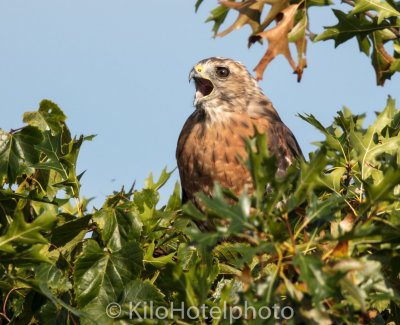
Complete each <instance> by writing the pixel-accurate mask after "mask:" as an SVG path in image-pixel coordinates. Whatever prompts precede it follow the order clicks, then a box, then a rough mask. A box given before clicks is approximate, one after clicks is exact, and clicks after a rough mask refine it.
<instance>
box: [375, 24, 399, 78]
mask: <svg viewBox="0 0 400 325" xmlns="http://www.w3.org/2000/svg"><path fill="white" fill-rule="evenodd" d="M371 40H372V44H373V51H372V55H371V58H372V65H373V66H374V69H375V74H376V83H377V85H378V86H383V85H384V83H385V81H386V80H387V79H390V78H391V76H392V75H393V73H394V71H391V69H390V66H391V64H392V63H393V62H394V60H395V59H394V57H393V56H391V55H390V54H389V53H388V52H387V51H386V50H385V47H384V42H385V40H384V37H383V32H382V31H376V32H373V33H372V36H371Z"/></svg>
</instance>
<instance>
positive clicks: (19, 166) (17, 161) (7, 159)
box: [0, 126, 43, 184]
mask: <svg viewBox="0 0 400 325" xmlns="http://www.w3.org/2000/svg"><path fill="white" fill-rule="evenodd" d="M42 139H43V137H42V134H41V132H40V131H39V130H38V129H37V128H35V127H31V126H28V127H24V128H22V129H21V130H19V131H17V132H15V133H7V132H5V131H3V130H1V129H0V184H2V183H3V182H4V180H7V182H8V183H9V184H14V183H15V181H16V179H17V177H19V176H22V175H23V174H27V175H30V174H32V173H33V172H34V168H33V167H32V165H34V164H35V163H37V162H38V160H39V152H38V151H37V150H36V149H35V145H37V144H39V143H40V142H41V141H42Z"/></svg>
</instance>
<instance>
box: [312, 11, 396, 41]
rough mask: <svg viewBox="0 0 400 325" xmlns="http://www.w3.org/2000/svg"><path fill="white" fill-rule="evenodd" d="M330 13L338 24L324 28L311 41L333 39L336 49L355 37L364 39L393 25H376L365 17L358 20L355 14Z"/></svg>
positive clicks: (384, 23) (385, 23) (383, 23)
mask: <svg viewBox="0 0 400 325" xmlns="http://www.w3.org/2000/svg"><path fill="white" fill-rule="evenodd" d="M332 11H333V13H334V15H335V16H336V18H337V19H338V23H337V24H336V25H334V26H330V27H325V31H324V32H323V33H322V34H320V35H318V36H317V37H315V38H314V39H313V41H315V42H318V41H326V40H329V39H333V40H334V41H335V47H337V46H339V45H340V44H342V43H344V42H346V41H348V40H349V39H351V38H353V37H355V36H359V37H361V38H364V37H365V36H366V35H367V34H371V33H372V32H373V31H377V30H383V29H385V28H388V27H393V25H390V24H389V23H387V22H382V24H378V23H376V22H371V21H369V20H367V19H366V18H365V17H361V18H360V17H358V16H356V15H355V14H350V15H349V14H346V13H344V12H343V11H340V10H337V9H332Z"/></svg>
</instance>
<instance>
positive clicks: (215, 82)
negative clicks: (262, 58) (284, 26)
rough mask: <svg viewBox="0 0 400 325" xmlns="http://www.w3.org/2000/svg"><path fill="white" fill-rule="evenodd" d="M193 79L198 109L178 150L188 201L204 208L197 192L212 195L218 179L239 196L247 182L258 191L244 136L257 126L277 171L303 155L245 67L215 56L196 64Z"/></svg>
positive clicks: (182, 134) (184, 198)
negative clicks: (247, 166) (276, 164)
mask: <svg viewBox="0 0 400 325" xmlns="http://www.w3.org/2000/svg"><path fill="white" fill-rule="evenodd" d="M192 79H193V80H194V82H195V86H196V93H195V96H194V106H195V110H194V112H193V113H192V114H191V115H190V116H189V118H188V119H187V120H186V122H185V124H184V126H183V128H182V131H181V133H180V136H179V140H178V145H177V149H176V159H177V162H178V169H179V175H180V179H181V185H182V201H183V202H185V201H187V200H191V201H193V202H194V203H195V205H196V206H198V207H199V208H200V209H201V202H199V201H198V198H197V196H196V195H195V194H196V193H198V192H204V193H205V194H207V195H210V196H211V195H212V191H213V187H214V183H215V182H218V183H219V184H220V185H221V186H223V187H225V188H228V189H230V190H231V191H233V192H234V193H235V194H236V195H240V193H241V191H242V190H243V189H244V187H245V186H247V189H248V191H249V192H250V193H251V192H252V191H253V184H252V178H251V175H250V173H249V171H248V170H247V168H246V167H245V165H244V164H243V160H242V159H240V157H242V158H243V159H244V160H245V159H247V152H246V145H245V139H246V138H250V137H252V136H253V135H254V127H256V129H257V130H258V132H260V133H266V136H267V144H268V149H269V152H270V154H273V155H275V156H276V158H277V163H278V174H279V173H281V174H282V173H285V171H286V169H287V167H288V166H289V165H290V164H291V163H292V162H293V161H294V160H295V159H296V158H297V157H299V156H302V153H301V149H300V147H299V144H298V143H297V141H296V138H295V137H294V135H293V133H292V132H291V131H290V130H289V128H288V127H287V126H286V125H285V124H284V123H283V122H282V120H281V119H280V117H279V115H278V113H277V111H276V110H275V109H274V107H273V105H272V104H271V102H270V100H269V99H268V97H266V96H265V95H264V94H263V92H262V90H261V88H260V87H259V86H258V83H257V81H256V80H255V79H254V78H253V77H252V76H251V74H250V73H249V72H248V71H247V69H246V68H245V66H244V65H242V64H241V63H239V62H237V61H234V60H231V59H228V58H219V57H211V58H208V59H205V60H202V61H200V62H198V63H197V64H196V65H195V66H194V67H193V69H192V70H191V71H190V74H189V81H190V80H192Z"/></svg>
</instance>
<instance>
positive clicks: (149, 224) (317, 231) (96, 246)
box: [0, 98, 400, 324]
mask: <svg viewBox="0 0 400 325" xmlns="http://www.w3.org/2000/svg"><path fill="white" fill-rule="evenodd" d="M301 118H302V119H304V120H306V121H307V122H308V123H310V124H311V125H313V126H315V127H316V128H317V129H319V130H320V131H321V132H322V133H323V134H324V135H325V140H324V141H321V142H319V143H318V144H317V145H318V149H317V150H316V151H315V152H313V153H312V154H310V157H309V161H308V162H305V161H302V162H301V163H299V164H298V165H297V166H292V167H291V168H290V169H289V170H288V172H287V174H286V176H282V177H277V176H276V173H275V171H276V164H275V159H274V157H269V156H268V153H267V151H266V149H265V138H264V136H261V135H259V136H258V137H256V138H254V139H252V140H249V142H248V148H249V153H250V155H249V159H248V161H247V165H248V167H249V169H250V171H251V173H252V175H253V178H254V183H255V187H256V191H255V193H254V195H253V196H249V195H247V194H246V193H244V194H243V195H242V196H241V197H240V198H235V197H234V196H233V195H232V193H228V192H227V191H225V190H223V189H221V188H220V187H219V186H216V187H215V193H214V196H213V198H208V197H205V196H204V195H202V200H203V202H204V205H205V206H206V207H207V217H206V216H205V215H204V214H203V213H201V212H200V211H198V210H197V209H196V208H195V207H194V206H193V205H192V204H191V203H188V204H186V205H184V206H183V207H181V201H180V188H179V184H176V186H175V190H174V192H173V193H172V195H171V197H170V198H169V200H168V202H167V203H166V204H165V205H164V206H162V207H158V203H159V200H160V197H159V193H158V190H159V189H160V187H161V186H163V184H165V182H166V181H167V180H168V178H169V176H170V175H171V173H169V172H166V171H165V170H164V171H163V172H162V174H161V176H160V177H159V179H158V180H157V181H154V180H153V177H152V176H151V175H150V177H149V178H148V179H147V181H146V184H145V186H144V188H143V189H141V190H133V189H131V190H129V191H125V190H124V189H122V190H121V191H119V192H115V193H114V194H112V195H110V196H109V197H108V198H107V200H106V201H105V202H104V204H103V206H102V207H101V208H100V209H94V210H93V211H92V212H88V211H87V208H86V207H87V203H88V200H86V199H84V198H82V197H81V195H80V184H79V180H80V178H81V176H82V174H80V175H77V172H76V162H77V157H78V153H79V150H80V147H81V145H82V143H83V142H85V141H87V140H91V139H92V137H91V136H90V137H85V136H80V137H78V138H76V137H75V138H71V136H70V132H69V130H68V127H67V125H66V124H65V120H66V117H65V115H64V114H63V112H62V111H61V110H60V109H59V108H58V106H57V105H55V104H54V103H52V102H50V101H48V100H44V101H42V102H41V104H40V107H39V110H38V111H37V112H33V113H26V114H25V115H24V121H25V122H26V123H27V125H26V126H24V127H22V128H20V129H17V130H12V131H10V132H6V131H3V130H2V131H1V135H0V166H1V168H0V177H1V188H0V270H1V271H0V297H1V300H2V304H1V307H0V308H2V310H1V311H0V313H1V314H0V316H1V317H2V318H3V319H5V320H8V321H12V322H15V323H17V324H27V323H41V324H56V323H62V324H67V323H74V324H76V323H78V322H79V323H81V324H128V323H131V322H132V321H135V320H136V321H140V320H141V318H144V319H145V323H146V324H163V323H164V324H170V323H171V322H176V323H179V324H187V323H201V324H205V323H211V322H212V323H213V324H228V323H232V322H235V323H237V324H247V323H249V324H264V323H266V322H269V323H271V324H273V323H275V322H279V321H283V322H286V323H288V324H290V323H298V322H301V321H303V322H306V323H315V324H332V323H346V324H359V323H367V322H369V321H371V319H374V321H376V322H378V323H379V322H380V323H382V322H390V321H392V322H396V323H399V322H400V319H399V312H398V311H399V309H398V308H399V303H400V296H399V290H400V283H399V271H400V269H399V265H400V256H399V248H400V221H399V220H400V212H399V211H400V209H399V198H400V197H399V186H398V184H399V181H400V168H399V163H400V161H399V148H400V137H399V131H400V110H398V109H396V108H395V102H394V100H392V99H391V98H389V99H388V102H387V106H386V107H385V109H384V110H383V111H382V112H381V113H379V114H378V115H377V118H376V120H375V122H374V123H373V124H372V125H370V126H369V127H368V128H366V129H365V128H363V126H362V121H363V118H364V116H361V115H352V114H351V113H350V111H349V110H348V109H347V108H344V109H343V110H342V111H340V112H338V115H337V116H336V118H335V120H334V122H333V124H332V125H331V126H329V127H324V126H322V125H321V124H320V123H319V122H318V121H317V120H316V119H315V117H314V116H312V115H305V116H301ZM266 186H268V188H269V190H268V191H267V192H265V188H266ZM200 195H201V194H200ZM227 195H228V196H229V197H230V198H231V202H230V203H228V202H227V201H226V200H225V197H226V196H227ZM205 218H213V219H215V220H214V221H215V224H216V225H217V227H216V229H215V231H212V232H207V233H202V232H200V231H199V230H198V229H197V227H196V226H195V225H194V223H193V221H195V220H196V221H199V220H204V219H205ZM171 304H173V306H174V307H173V308H175V311H174V310H172V312H171V310H170V309H168V308H170V306H171ZM201 306H203V307H201ZM249 306H250V307H251V308H254V310H257V313H254V312H253V311H252V309H249V308H250V307H249ZM156 307H162V308H164V309H163V310H162V311H163V313H161V314H158V315H159V316H160V315H161V316H163V315H164V314H165V315H166V316H165V317H164V320H157V319H154V318H155V317H156V316H157V315H156V316H154V314H153V315H152V317H153V319H152V317H150V315H151V314H150V313H151V312H152V311H153V309H154V308H156ZM167 307H168V308H167ZM196 307H199V308H205V309H204V313H200V314H198V315H196V313H195V312H194V311H196V309H194V308H196ZM177 308H182V310H179V309H178V311H177V310H176V309H177ZM212 308H214V310H213V309H212ZM218 308H221V309H220V310H225V309H223V308H228V314H225V315H224V314H221V313H215V310H216V309H218ZM263 308H264V309H263ZM266 308H270V311H271V310H272V309H271V308H276V309H274V313H273V314H272V315H273V316H270V317H269V319H268V320H265V319H262V317H264V318H265V317H266V316H268V314H267V313H266V312H267V311H268V310H267V309H266ZM285 308H286V310H285ZM289 308H291V309H289ZM246 310H247V312H246V314H243V313H242V312H244V311H246ZM260 310H263V313H262V314H261V316H260V314H259V313H258V311H260ZM291 310H292V311H293V314H292V313H291V312H290V311H291ZM213 311H214V312H213ZM275 311H276V314H275ZM284 311H285V312H284ZM241 313H242V314H241ZM194 316H196V317H194ZM240 316H241V317H240ZM289 316H290V317H289ZM292 316H293V317H292ZM166 317H168V318H167V319H165V318H166ZM161 318H162V317H161ZM285 318H288V319H287V320H286V319H285Z"/></svg>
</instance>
